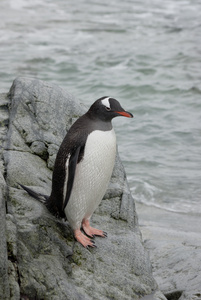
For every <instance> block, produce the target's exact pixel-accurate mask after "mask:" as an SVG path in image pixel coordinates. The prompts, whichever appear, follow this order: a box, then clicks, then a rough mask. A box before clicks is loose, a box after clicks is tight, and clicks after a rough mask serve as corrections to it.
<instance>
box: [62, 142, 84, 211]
mask: <svg viewBox="0 0 201 300" xmlns="http://www.w3.org/2000/svg"><path fill="white" fill-rule="evenodd" d="M80 150H81V146H79V147H77V148H76V150H75V152H73V153H72V154H71V157H70V159H69V164H68V182H67V191H66V197H65V201H64V204H63V210H64V209H65V207H66V205H67V204H68V201H69V199H70V195H71V191H72V188H73V182H74V178H75V170H76V166H77V163H78V158H79V154H80Z"/></svg>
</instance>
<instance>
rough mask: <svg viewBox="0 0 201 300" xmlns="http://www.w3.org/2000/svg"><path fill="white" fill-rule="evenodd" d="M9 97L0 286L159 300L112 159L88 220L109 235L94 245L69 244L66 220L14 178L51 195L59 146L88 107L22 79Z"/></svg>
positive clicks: (30, 293) (120, 171)
mask: <svg viewBox="0 0 201 300" xmlns="http://www.w3.org/2000/svg"><path fill="white" fill-rule="evenodd" d="M9 99H10V102H9V111H8V113H9V128H8V132H7V134H6V131H4V132H2V134H4V136H6V140H5V143H4V152H3V163H4V165H5V179H6V187H7V190H6V194H7V198H8V201H7V218H6V219H7V245H8V249H9V261H6V260H5V262H6V264H8V274H6V272H5V276H7V277H9V281H7V280H4V283H5V284H7V285H5V287H6V288H7V289H10V295H11V299H16V300H17V299H20V297H21V298H24V299H48V300H51V299H54V300H56V299H58V300H62V299H64V300H66V299H71V300H72V299H75V300H77V299H87V300H90V299H91V300H92V299H93V300H94V299H97V300H99V299H100V300H101V299H103V300H104V299H125V300H129V299H140V298H141V297H143V296H145V295H150V294H154V295H155V296H154V297H155V299H165V297H164V296H163V295H162V294H161V293H160V292H159V291H158V287H157V284H156V281H155V280H154V278H153V276H152V271H151V264H150V260H149V257H148V254H147V252H146V251H145V249H144V246H143V244H142V240H141V233H140V231H139V226H138V218H137V214H136V210H135V203H134V200H133V198H132V196H131V194H130V190H129V188H128V183H127V180H126V175H125V171H124V168H123V166H122V164H121V161H120V160H119V158H118V156H117V159H116V165H115V168H114V172H113V176H112V179H111V182H110V185H109V188H108V190H107V193H106V195H105V197H104V199H103V201H102V203H101V205H100V206H99V207H98V209H97V210H96V212H95V214H94V215H93V219H92V222H93V224H94V226H97V227H100V228H101V229H103V230H104V231H107V232H108V237H107V238H105V239H102V238H96V245H97V249H90V250H88V249H85V248H83V247H82V246H81V245H80V244H78V243H77V242H75V240H74V237H73V234H72V231H71V228H70V227H69V225H68V223H67V222H65V221H64V220H60V219H56V218H55V217H53V216H52V215H51V214H50V213H49V212H48V211H47V209H46V208H45V207H44V206H43V205H42V204H41V203H39V202H38V201H36V200H34V199H33V198H31V197H29V196H28V195H27V194H26V193H25V192H24V191H23V190H21V189H20V188H19V186H18V182H20V183H22V184H25V185H27V186H30V187H32V188H33V189H34V190H35V191H38V192H42V193H44V194H47V195H48V194H50V191H51V176H52V171H51V169H52V167H53V165H54V159H55V155H56V152H57V150H58V147H59V146H60V144H61V142H62V140H63V138H64V136H65V134H66V131H67V130H68V128H69V127H70V126H71V124H72V123H73V122H74V121H75V119H76V118H77V117H78V116H80V115H81V114H83V113H84V112H85V111H86V108H85V107H84V106H83V105H81V104H80V103H79V102H78V101H77V100H76V99H75V98H74V97H73V96H72V95H70V94H68V93H67V92H64V91H63V90H62V89H60V88H59V87H57V86H55V85H52V84H48V83H46V82H42V81H39V80H35V79H27V78H18V79H16V80H15V81H14V83H13V85H12V87H11V90H10V93H9ZM3 220H5V216H4V219H3ZM3 222H4V221H3ZM3 224H4V223H3ZM4 226H5V224H4ZM4 239H5V235H4ZM4 244H5V242H4ZM4 257H5V249H4ZM8 282H9V284H8Z"/></svg>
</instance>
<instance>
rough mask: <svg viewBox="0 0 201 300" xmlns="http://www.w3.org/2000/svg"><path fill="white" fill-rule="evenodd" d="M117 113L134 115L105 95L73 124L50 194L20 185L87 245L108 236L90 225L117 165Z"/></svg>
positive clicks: (57, 165)
mask: <svg viewBox="0 0 201 300" xmlns="http://www.w3.org/2000/svg"><path fill="white" fill-rule="evenodd" d="M118 116H124V117H128V118H133V115H132V113H130V112H127V111H125V110H124V109H123V108H122V107H121V105H120V103H119V102H118V101H117V100H116V99H114V98H112V97H109V96H104V97H102V98H100V99H98V100H96V101H95V102H94V103H93V104H92V105H91V107H90V108H89V110H88V111H87V112H86V113H85V114H84V115H82V116H81V117H80V118H79V119H77V121H76V122H75V123H74V124H73V125H72V126H71V128H70V129H69V131H68V132H67V134H66V136H65V138H64V140H63V142H62V144H61V146H60V148H59V151H58V153H57V156H56V160H55V165H54V170H53V176H52V190H51V194H50V196H49V197H48V196H45V195H41V194H37V193H35V192H34V191H32V190H31V189H29V188H28V187H25V186H23V185H21V184H20V186H21V187H22V188H23V189H25V190H26V191H27V192H28V193H29V194H30V195H31V196H32V197H34V198H36V199H38V200H40V201H42V202H43V203H44V204H45V205H46V207H47V208H48V209H49V211H50V212H51V213H53V214H55V215H57V216H59V217H61V218H66V219H67V220H68V222H69V224H70V226H71V228H72V230H73V232H74V237H75V239H76V240H77V241H78V242H79V243H80V244H81V245H82V246H84V247H85V248H88V247H96V246H95V242H94V240H93V238H94V237H95V236H100V237H106V236H107V233H106V232H104V231H102V230H100V229H96V228H93V227H91V226H90V218H91V216H92V214H93V213H94V211H95V209H96V208H97V207H98V206H99V204H100V202H101V200H102V198H103V196H104V194H105V192H106V190H107V187H108V184H109V181H110V178H111V175H112V171H113V168H114V163H115V157H116V136H115V132H114V129H113V126H112V122H111V121H112V119H113V118H115V117H118ZM81 229H82V230H81Z"/></svg>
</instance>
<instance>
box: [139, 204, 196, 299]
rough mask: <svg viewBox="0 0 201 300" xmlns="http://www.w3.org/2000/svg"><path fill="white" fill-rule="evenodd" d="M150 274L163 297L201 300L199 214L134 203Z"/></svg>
mask: <svg viewBox="0 0 201 300" xmlns="http://www.w3.org/2000/svg"><path fill="white" fill-rule="evenodd" d="M137 210H138V212H139V215H140V224H141V230H142V235H143V238H144V239H145V246H146V248H147V249H148V250H149V252H150V258H151V261H152V265H153V274H154V277H155V279H156V280H157V282H158V285H159V288H160V290H161V291H162V292H163V293H164V294H165V296H166V297H167V299H175V300H176V299H179V300H192V299H197V300H198V299H201V264H200V261H201V252H200V249H201V239H200V236H201V226H200V216H199V215H196V214H191V213H188V214H185V213H176V212H170V211H165V210H163V209H158V208H156V207H150V206H149V207H147V206H146V205H143V204H137Z"/></svg>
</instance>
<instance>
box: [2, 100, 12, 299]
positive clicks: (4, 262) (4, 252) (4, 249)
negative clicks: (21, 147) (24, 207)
mask: <svg viewBox="0 0 201 300" xmlns="http://www.w3.org/2000/svg"><path fill="white" fill-rule="evenodd" d="M0 103H1V105H0V124H1V126H0V143H1V144H0V155H1V157H2V152H3V148H2V144H3V142H4V137H5V134H6V132H7V128H6V127H7V125H8V113H7V110H8V107H7V105H8V103H7V101H5V95H0ZM0 166H1V168H0V170H1V172H0V241H1V242H0V299H5V300H6V299H9V296H10V287H9V282H8V259H7V245H6V209H5V201H6V183H5V180H4V177H3V174H4V166H3V161H2V159H1V161H0Z"/></svg>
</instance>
